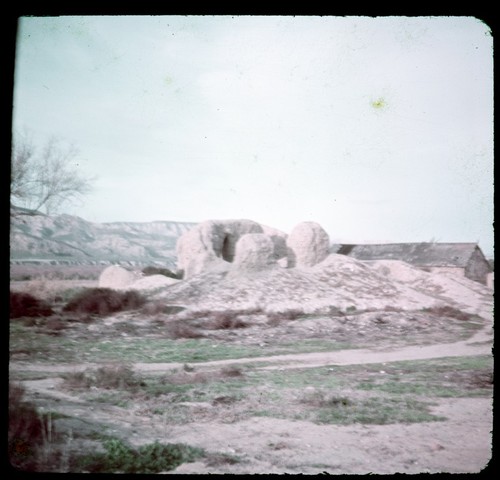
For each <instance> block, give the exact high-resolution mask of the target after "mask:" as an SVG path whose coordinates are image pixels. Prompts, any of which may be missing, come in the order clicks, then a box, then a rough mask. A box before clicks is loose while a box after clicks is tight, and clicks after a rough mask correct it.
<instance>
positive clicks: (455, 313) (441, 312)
mask: <svg viewBox="0 0 500 480" xmlns="http://www.w3.org/2000/svg"><path fill="white" fill-rule="evenodd" d="M423 311H424V312H425V313H430V314H431V315H435V316H436V317H445V318H455V319H456V320H471V319H472V318H473V317H474V315H472V314H470V313H467V312H463V311H462V310H458V309H457V308H454V307H450V306H448V305H443V306H441V307H430V308H424V309H423Z"/></svg>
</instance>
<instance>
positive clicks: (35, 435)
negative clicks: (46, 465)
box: [8, 383, 52, 471]
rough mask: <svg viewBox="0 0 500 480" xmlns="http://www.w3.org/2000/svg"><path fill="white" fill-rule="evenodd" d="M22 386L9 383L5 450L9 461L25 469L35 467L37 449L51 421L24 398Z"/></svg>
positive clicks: (41, 444) (44, 439)
mask: <svg viewBox="0 0 500 480" xmlns="http://www.w3.org/2000/svg"><path fill="white" fill-rule="evenodd" d="M24 393H25V390H24V388H23V387H22V386H20V385H18V384H14V383H9V432H8V451H9V459H10V462H11V465H12V466H13V467H15V468H18V469H21V470H25V471H35V470H36V469H37V468H38V463H39V457H40V450H41V447H42V446H43V443H44V441H47V440H48V439H47V432H49V431H52V428H51V427H52V424H51V423H50V426H49V422H48V420H47V418H44V417H43V416H42V415H40V414H39V413H38V411H37V410H36V408H35V406H34V405H33V404H31V403H30V402H28V401H26V400H25V399H24Z"/></svg>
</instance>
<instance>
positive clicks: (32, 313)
mask: <svg viewBox="0 0 500 480" xmlns="http://www.w3.org/2000/svg"><path fill="white" fill-rule="evenodd" d="M53 313H54V312H53V310H52V307H51V306H50V305H49V304H48V303H46V302H44V301H43V300H40V299H39V298H37V297H35V296H33V295H31V294H30V293H25V292H14V291H12V290H11V292H10V305H9V316H10V318H20V317H48V316H49V315H52V314H53Z"/></svg>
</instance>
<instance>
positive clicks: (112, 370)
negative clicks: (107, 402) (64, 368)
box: [65, 365, 143, 391]
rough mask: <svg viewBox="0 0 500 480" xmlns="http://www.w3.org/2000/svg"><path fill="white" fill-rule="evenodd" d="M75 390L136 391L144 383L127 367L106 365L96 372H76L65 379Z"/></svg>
mask: <svg viewBox="0 0 500 480" xmlns="http://www.w3.org/2000/svg"><path fill="white" fill-rule="evenodd" d="M65 382H66V384H67V385H69V386H70V387H73V388H91V387H97V388H104V389H119V390H132V391H135V390H136V389H138V388H139V387H141V386H143V382H142V381H141V380H140V379H139V378H138V377H137V375H136V374H135V372H134V371H133V370H132V369H131V368H130V367H127V366H125V365H106V366H104V367H100V368H98V369H97V370H94V371H87V372H75V373H72V374H69V375H67V376H66V378H65Z"/></svg>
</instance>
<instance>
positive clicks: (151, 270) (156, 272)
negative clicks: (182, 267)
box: [142, 267, 182, 279]
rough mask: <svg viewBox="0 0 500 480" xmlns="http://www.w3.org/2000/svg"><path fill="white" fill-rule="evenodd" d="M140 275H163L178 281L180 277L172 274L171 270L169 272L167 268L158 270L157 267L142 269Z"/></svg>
mask: <svg viewBox="0 0 500 480" xmlns="http://www.w3.org/2000/svg"><path fill="white" fill-rule="evenodd" d="M142 273H143V274H144V275H146V276H149V275H163V276H165V277H169V278H175V279H180V278H182V277H180V276H179V275H178V274H177V273H174V272H172V270H169V269H168V268H159V267H145V268H143V269H142Z"/></svg>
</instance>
